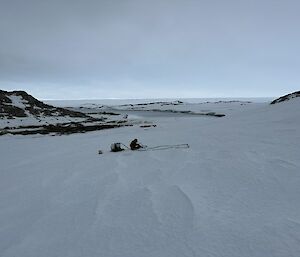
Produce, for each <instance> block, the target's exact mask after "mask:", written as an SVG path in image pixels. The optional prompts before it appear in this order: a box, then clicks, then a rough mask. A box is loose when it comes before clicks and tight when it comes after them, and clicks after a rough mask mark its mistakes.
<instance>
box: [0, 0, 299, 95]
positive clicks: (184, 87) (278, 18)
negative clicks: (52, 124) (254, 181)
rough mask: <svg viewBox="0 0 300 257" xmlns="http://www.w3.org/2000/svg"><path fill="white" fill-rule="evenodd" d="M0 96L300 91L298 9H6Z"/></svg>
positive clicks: (260, 4)
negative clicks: (14, 92) (14, 93)
mask: <svg viewBox="0 0 300 257" xmlns="http://www.w3.org/2000/svg"><path fill="white" fill-rule="evenodd" d="M0 88H1V89H4V90H15V89H22V90H26V91H28V92H29V93H32V94H33V95H34V96H36V97H39V98H42V99H87V98H90V99H91V98H159V97H160V98H166V97H170V98H174V97H183V98H186V97H229V96H232V97H238V96H242V97H253V96H263V97H265V96H279V95H282V94H285V93H289V92H292V91H296V90H299V89H300V1H299V0H226V1H225V0H194V1H193V0H47V1H45V0H0Z"/></svg>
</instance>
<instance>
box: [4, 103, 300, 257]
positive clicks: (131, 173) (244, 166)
mask: <svg viewBox="0 0 300 257" xmlns="http://www.w3.org/2000/svg"><path fill="white" fill-rule="evenodd" d="M299 107H300V104H299V101H298V99H294V100H291V101H290V103H287V104H285V103H282V104H278V105H274V106H268V105H263V106H261V105H258V106H257V108H252V107H251V108H250V109H247V110H243V111H241V112H238V111H236V112H234V113H233V114H232V115H231V116H230V115H229V116H226V117H224V118H221V119H215V118H206V117H179V116H178V117H170V118H167V117H158V118H155V117H154V116H153V117H152V119H153V120H155V121H156V124H157V125H158V126H157V127H156V128H151V129H141V128H139V127H132V128H121V129H113V130H105V131H98V132H91V133H87V134H76V135H70V136H55V137H54V136H53V137H51V136H34V137H33V136H3V137H0V156H1V157H3V156H4V158H1V172H0V256H3V257H12V256H24V257H26V256H28V257H32V256H42V257H43V256H45V257H46V256H47V257H52V256H70V257H71V256H72V257H76V256H78V257H79V256H103V257H110V256H111V257H118V256H120V257H121V256H122V257H127V256H128V257H135V256H136V257H140V256H143V257H144V256H146V257H148V256H149V257H150V256H151V257H152V256H153V257H154V256H155V257H157V256H163V257H167V256H178V257H179V256H180V257H181V256H213V257H215V256H226V257H227V256H228V257H235V256H236V257H241V256H264V257H266V256H270V257H271V256H272V257H274V256H275V257H277V256H278V257H282V256H294V257H296V256H299V255H300V244H299V242H300V204H299V196H300V158H299V145H300V136H299V127H300V122H299V121H300V115H299V112H298V111H297V110H299ZM133 138H138V139H139V140H140V141H141V142H142V143H144V144H146V145H149V146H155V145H164V144H180V143H188V144H189V145H190V148H189V149H169V150H165V151H148V152H147V151H146V152H132V151H124V152H120V153H110V152H108V150H109V146H110V144H111V143H113V142H123V143H126V144H129V142H130V140H131V139H133ZM98 149H101V150H104V154H103V155H98V154H97V151H98Z"/></svg>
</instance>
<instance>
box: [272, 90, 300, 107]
mask: <svg viewBox="0 0 300 257" xmlns="http://www.w3.org/2000/svg"><path fill="white" fill-rule="evenodd" d="M296 97H300V91H297V92H294V93H291V94H287V95H284V96H281V97H279V98H277V99H275V100H274V101H272V102H271V104H277V103H281V102H285V101H289V100H291V99H293V98H296Z"/></svg>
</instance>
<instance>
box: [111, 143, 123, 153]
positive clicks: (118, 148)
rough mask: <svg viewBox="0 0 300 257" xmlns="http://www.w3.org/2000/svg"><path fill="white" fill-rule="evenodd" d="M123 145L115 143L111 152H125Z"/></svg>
mask: <svg viewBox="0 0 300 257" xmlns="http://www.w3.org/2000/svg"><path fill="white" fill-rule="evenodd" d="M121 145H123V144H122V143H113V144H111V146H110V150H111V152H120V151H123V150H124V149H123V148H122V147H121Z"/></svg>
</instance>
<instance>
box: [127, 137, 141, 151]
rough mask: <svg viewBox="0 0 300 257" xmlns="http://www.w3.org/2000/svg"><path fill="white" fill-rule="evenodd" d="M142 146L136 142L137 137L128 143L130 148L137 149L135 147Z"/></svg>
mask: <svg viewBox="0 0 300 257" xmlns="http://www.w3.org/2000/svg"><path fill="white" fill-rule="evenodd" d="M141 147H142V146H141V145H140V144H139V143H138V140H137V139H134V140H132V141H131V143H130V149H131V150H137V149H140V148H141Z"/></svg>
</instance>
